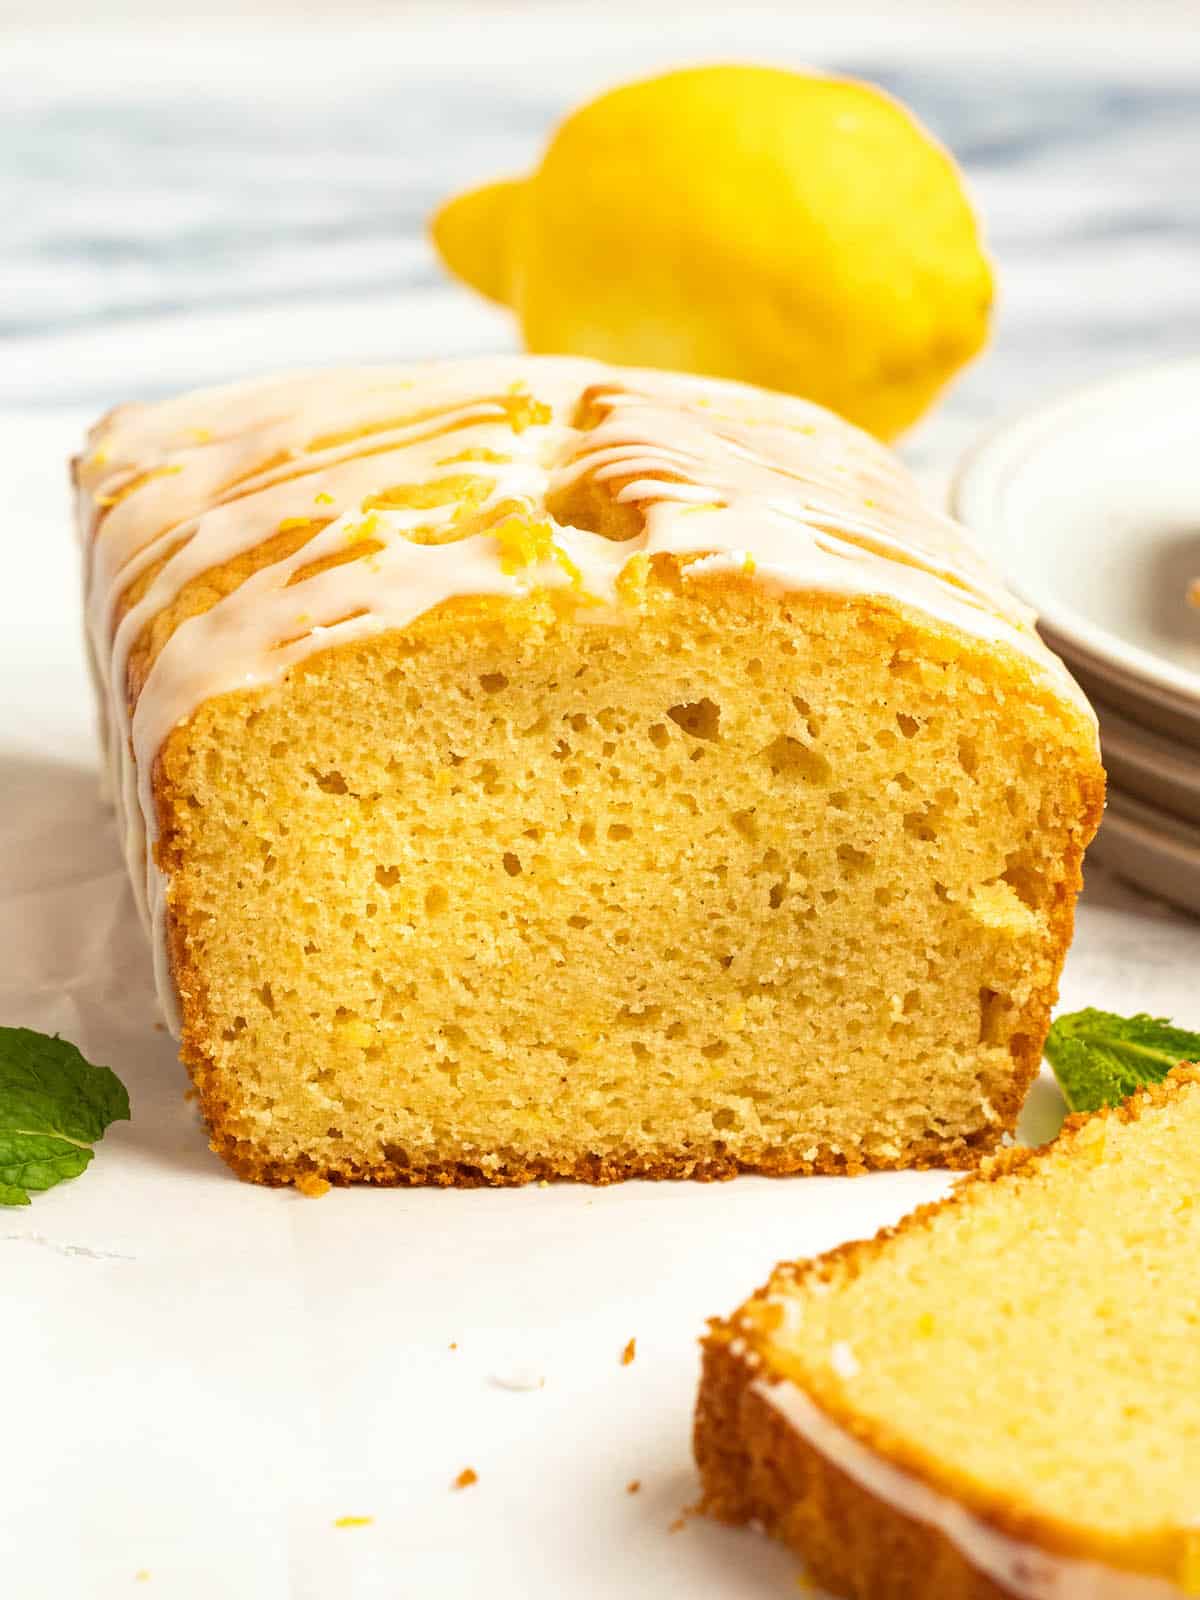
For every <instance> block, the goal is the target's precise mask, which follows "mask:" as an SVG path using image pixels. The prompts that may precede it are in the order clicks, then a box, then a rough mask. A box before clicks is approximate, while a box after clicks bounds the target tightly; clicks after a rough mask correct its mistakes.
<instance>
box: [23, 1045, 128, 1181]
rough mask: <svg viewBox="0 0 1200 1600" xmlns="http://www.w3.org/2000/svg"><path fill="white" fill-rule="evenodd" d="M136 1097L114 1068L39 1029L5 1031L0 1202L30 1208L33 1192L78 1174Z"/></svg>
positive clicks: (125, 1113) (122, 1117)
mask: <svg viewBox="0 0 1200 1600" xmlns="http://www.w3.org/2000/svg"><path fill="white" fill-rule="evenodd" d="M128 1118H129V1096H128V1094H126V1092H125V1085H124V1084H123V1083H122V1082H121V1080H120V1078H118V1077H117V1075H116V1073H115V1072H113V1071H112V1070H111V1069H110V1068H108V1067H94V1066H92V1064H91V1063H90V1062H89V1061H85V1060H84V1058H83V1057H82V1056H81V1055H80V1053H79V1051H78V1050H77V1049H76V1048H75V1046H74V1045H73V1044H70V1043H68V1041H67V1040H66V1039H60V1038H58V1037H57V1036H55V1037H54V1038H51V1037H50V1036H49V1035H48V1034H45V1033H34V1032H33V1030H32V1029H31V1028H0V1206H27V1205H28V1204H29V1192H30V1190H31V1189H32V1190H39V1189H52V1188H53V1187H54V1185H55V1184H56V1183H63V1182H64V1181H65V1180H66V1179H68V1178H77V1177H78V1176H79V1174H80V1173H81V1172H82V1171H83V1169H84V1168H85V1167H86V1166H87V1164H88V1163H89V1162H90V1161H91V1159H92V1146H93V1145H94V1144H95V1143H96V1141H97V1140H98V1139H101V1138H103V1136H104V1130H105V1128H107V1127H108V1125H109V1123H110V1122H118V1121H127V1120H128Z"/></svg>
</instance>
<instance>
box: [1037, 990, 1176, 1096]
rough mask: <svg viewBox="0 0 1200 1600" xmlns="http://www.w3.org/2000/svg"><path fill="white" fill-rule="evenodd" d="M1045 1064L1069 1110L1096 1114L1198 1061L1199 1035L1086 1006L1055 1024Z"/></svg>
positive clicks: (1144, 1017) (1156, 1019) (1152, 1019)
mask: <svg viewBox="0 0 1200 1600" xmlns="http://www.w3.org/2000/svg"><path fill="white" fill-rule="evenodd" d="M1046 1059H1047V1060H1048V1061H1049V1063H1050V1065H1051V1066H1052V1067H1053V1068H1054V1076H1055V1077H1056V1078H1057V1079H1058V1086H1059V1088H1060V1089H1061V1090H1062V1092H1063V1098H1064V1099H1065V1100H1066V1102H1067V1105H1068V1106H1069V1107H1070V1108H1071V1110H1072V1111H1098V1110H1099V1109H1100V1107H1101V1106H1115V1105H1119V1104H1120V1103H1121V1101H1122V1100H1124V1099H1126V1098H1127V1097H1128V1096H1129V1095H1131V1094H1133V1092H1134V1090H1136V1089H1142V1088H1145V1086H1146V1085H1147V1084H1148V1083H1161V1082H1162V1080H1163V1079H1164V1078H1165V1077H1166V1075H1167V1073H1168V1072H1170V1071H1171V1069H1172V1068H1173V1067H1177V1066H1178V1065H1179V1063H1180V1062H1181V1061H1200V1033H1189V1032H1188V1030H1187V1029H1186V1028H1177V1027H1175V1026H1174V1024H1173V1023H1171V1022H1168V1021H1167V1020H1166V1018H1165V1017H1150V1016H1147V1015H1146V1014H1145V1013H1144V1012H1141V1013H1139V1014H1138V1015H1137V1016H1134V1017H1120V1016H1117V1015H1116V1014H1115V1013H1114V1012H1112V1011H1097V1010H1096V1009H1095V1008H1094V1007H1091V1006H1089V1007H1088V1009H1087V1010H1086V1011H1070V1012H1068V1013H1067V1015H1066V1016H1065V1017H1058V1018H1056V1019H1055V1021H1054V1023H1053V1025H1052V1026H1051V1028H1050V1033H1049V1035H1048V1036H1047V1039H1046Z"/></svg>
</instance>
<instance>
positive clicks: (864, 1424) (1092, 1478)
mask: <svg viewBox="0 0 1200 1600" xmlns="http://www.w3.org/2000/svg"><path fill="white" fill-rule="evenodd" d="M1198 1261H1200V1068H1198V1067H1195V1066H1184V1067H1180V1068H1177V1069H1176V1070H1175V1072H1174V1073H1173V1074H1172V1075H1171V1076H1170V1077H1169V1078H1168V1079H1167V1081H1166V1083H1165V1084H1164V1085H1162V1086H1158V1087H1155V1088H1153V1089H1150V1090H1147V1091H1144V1092H1142V1093H1139V1094H1138V1095H1136V1096H1134V1097H1133V1098H1132V1099H1131V1100H1130V1101H1128V1102H1126V1104H1125V1105H1124V1106H1123V1107H1121V1108H1119V1109H1117V1110H1115V1111H1112V1112H1102V1113H1098V1114H1097V1115H1095V1116H1094V1117H1092V1118H1090V1119H1089V1118H1084V1117H1076V1118H1072V1119H1070V1121H1069V1122H1068V1124H1067V1126H1066V1128H1065V1130H1064V1132H1063V1134H1062V1135H1061V1136H1060V1138H1059V1139H1058V1140H1057V1141H1056V1142H1055V1143H1054V1144H1053V1145H1051V1146H1048V1147H1046V1148H1044V1149H1043V1150H1038V1151H1027V1150H1013V1151H1008V1152H1005V1153H1004V1154H1003V1155H1000V1156H997V1157H994V1158H992V1159H991V1160H990V1161H989V1162H987V1163H986V1164H985V1166H984V1167H983V1169H982V1170H981V1172H980V1173H979V1174H977V1175H975V1176H974V1177H971V1178H969V1179H967V1180H965V1181H964V1182H963V1183H962V1184H960V1186H959V1188H958V1190H957V1192H956V1193H955V1194H954V1195H953V1196H952V1197H951V1198H950V1199H949V1200H946V1201H944V1202H942V1203H941V1204H939V1205H936V1206H930V1207H925V1208H923V1209H922V1210H919V1211H917V1212H915V1213H914V1214H913V1215H912V1216H911V1217H909V1218H908V1219H906V1220H905V1221H904V1222H903V1223H901V1224H900V1226H899V1227H898V1228H896V1229H891V1230H885V1231H884V1232H883V1233H881V1234H880V1235H879V1236H878V1238H877V1239H875V1240H873V1241H869V1242H865V1243H856V1244H851V1245H847V1246H844V1247H842V1248H841V1249H839V1250H835V1251H833V1252H832V1253H831V1254H829V1255H827V1256H824V1257H820V1258H818V1259H816V1260H814V1261H806V1262H799V1263H794V1264H789V1265H784V1266H781V1267H779V1268H778V1269H777V1270H776V1272H775V1273H774V1274H773V1276H772V1278H771V1280H770V1282H769V1283H768V1284H767V1285H766V1287H765V1288H764V1289H762V1290H761V1291H760V1292H759V1293H758V1294H757V1295H755V1296H754V1297H753V1298H752V1299H751V1300H750V1301H748V1302H747V1304H746V1305H745V1306H743V1307H742V1309H741V1310H740V1311H739V1312H738V1313H736V1314H735V1316H734V1317H733V1318H731V1319H730V1320H729V1321H718V1322H714V1323H713V1324H712V1327H711V1329H710V1332H709V1335H708V1338H707V1339H706V1341H705V1357H704V1377H703V1381H702V1385H701V1390H700V1397H699V1404H698V1410H697V1420H696V1435H695V1438H696V1454H697V1459H698V1461H699V1464H700V1469H701V1475H702V1479H703V1483H704V1497H705V1508H706V1509H707V1510H708V1511H709V1512H710V1513H711V1514H713V1515H714V1516H717V1517H719V1518H722V1519H724V1520H728V1521H734V1522H744V1521H748V1520H751V1519H758V1520H759V1521H761V1522H762V1523H763V1524H764V1525H765V1526H766V1528H767V1529H768V1530H769V1531H770V1532H771V1533H773V1534H775V1535H776V1536H777V1537H779V1538H781V1539H783V1540H784V1541H786V1542H787V1543H788V1544H789V1545H790V1546H791V1547H792V1548H793V1549H794V1550H796V1551H797V1553H798V1554H800V1555H801V1556H802V1557H803V1558H804V1560H805V1561H806V1563H807V1564H808V1566H809V1568H810V1570H811V1571H812V1573H813V1575H814V1576H815V1578H816V1580H817V1582H818V1583H819V1584H820V1585H821V1586H822V1587H824V1588H827V1589H828V1590H829V1591H831V1592H832V1593H834V1594H837V1595H843V1596H849V1597H852V1600H907V1597H910V1596H913V1595H917V1594H930V1595H933V1594H936V1595H937V1596H938V1597H939V1600H943V1597H946V1600H1001V1597H1003V1596H1007V1595H1011V1594H1012V1593H1014V1592H1015V1593H1021V1592H1025V1591H1023V1590H1022V1588H1021V1584H1020V1582H1019V1581H1018V1579H1019V1574H1017V1576H1016V1577H1013V1576H1012V1574H1013V1572H1015V1570H1016V1569H1015V1568H1010V1569H1009V1577H1010V1580H1011V1581H1008V1582H1003V1583H1002V1582H999V1581H996V1576H997V1575H996V1573H995V1572H991V1573H989V1572H987V1571H984V1570H981V1567H980V1565H978V1564H977V1563H976V1562H975V1561H973V1560H972V1559H971V1557H970V1552H969V1551H968V1550H966V1549H965V1548H964V1546H963V1545H961V1544H960V1543H957V1542H954V1541H953V1540H952V1539H951V1538H949V1537H947V1535H946V1534H945V1533H943V1532H941V1531H939V1530H938V1529H937V1528H936V1527H934V1526H933V1525H932V1524H931V1523H930V1522H928V1521H922V1520H918V1519H917V1518H916V1517H914V1516H909V1515H906V1514H905V1513H904V1511H903V1509H902V1508H901V1507H900V1506H899V1505H898V1504H897V1503H896V1502H895V1500H894V1499H892V1498H890V1497H889V1495H888V1494H887V1493H884V1492H880V1493H875V1492H873V1486H872V1482H871V1480H870V1476H869V1475H864V1474H863V1473H862V1472H861V1471H859V1470H857V1469H856V1468H855V1467H854V1466H853V1463H852V1461H851V1459H850V1457H845V1458H844V1459H843V1460H842V1462H841V1463H839V1462H838V1461H835V1460H834V1459H833V1458H832V1457H831V1455H830V1454H829V1453H827V1450H826V1449H823V1448H821V1447H820V1445H819V1443H818V1435H817V1434H816V1433H814V1432H812V1431H811V1430H809V1431H807V1432H806V1431H805V1429H804V1427H803V1426H800V1427H797V1426H794V1425H793V1422H792V1421H791V1420H789V1416H788V1398H787V1397H788V1395H789V1392H791V1393H796V1392H798V1393H799V1395H800V1396H802V1397H803V1402H804V1404H805V1405H812V1406H815V1407H816V1408H817V1409H818V1411H819V1413H820V1414H821V1416H822V1417H823V1418H824V1419H826V1420H827V1421H828V1422H830V1423H832V1424H834V1425H835V1427H836V1429H838V1430H841V1434H842V1435H843V1436H849V1438H850V1439H851V1440H852V1441H853V1443H854V1444H855V1445H856V1446H859V1447H862V1446H865V1447H866V1448H867V1450H868V1451H869V1452H870V1455H871V1458H872V1459H877V1460H878V1461H880V1462H882V1463H884V1464H885V1466H886V1467H887V1468H889V1469H896V1470H898V1471H899V1472H900V1473H902V1474H904V1475H905V1476H906V1478H907V1479H908V1480H910V1481H913V1482H915V1483H917V1484H918V1485H921V1486H924V1487H925V1488H931V1489H933V1490H935V1491H936V1492H937V1493H938V1494H939V1495H942V1496H945V1497H946V1498H947V1499H948V1500H949V1501H950V1502H952V1503H954V1504H956V1505H957V1506H958V1508H959V1513H958V1514H959V1515H960V1520H959V1522H958V1524H957V1526H958V1527H959V1528H960V1529H961V1527H962V1525H963V1523H962V1519H961V1513H962V1512H963V1511H965V1512H966V1513H969V1514H970V1516H971V1517H973V1518H974V1519H977V1523H976V1526H978V1527H982V1529H983V1533H984V1536H985V1538H984V1545H983V1547H984V1548H986V1536H987V1535H988V1533H989V1532H990V1533H992V1534H996V1535H1000V1536H1002V1537H1003V1538H1004V1539H1007V1540H1009V1541H1016V1543H1017V1544H1018V1545H1019V1546H1023V1547H1025V1548H1026V1556H1025V1557H1024V1558H1022V1560H1021V1561H1020V1562H1019V1563H1018V1566H1020V1567H1021V1568H1022V1570H1024V1571H1025V1572H1026V1574H1028V1573H1032V1572H1038V1571H1042V1570H1043V1568H1044V1566H1045V1563H1046V1561H1047V1560H1049V1561H1051V1562H1052V1561H1053V1560H1055V1559H1059V1560H1061V1559H1064V1558H1065V1559H1067V1560H1069V1561H1075V1562H1086V1563H1091V1564H1094V1565H1098V1566H1100V1567H1102V1568H1108V1569H1111V1572H1110V1575H1109V1577H1110V1582H1111V1583H1114V1584H1115V1583H1117V1582H1119V1581H1129V1582H1133V1580H1134V1579H1135V1577H1136V1578H1140V1579H1146V1580H1150V1579H1153V1580H1158V1581H1159V1583H1160V1584H1161V1588H1160V1589H1159V1590H1152V1591H1151V1592H1154V1593H1158V1594H1161V1595H1163V1596H1166V1595H1169V1594H1171V1593H1178V1594H1181V1595H1182V1594H1192V1593H1195V1592H1196V1590H1195V1577H1196V1568H1195V1554H1196V1550H1195V1545H1196V1540H1195V1523H1196V1483H1197V1481H1200V1302H1198V1301H1197V1297H1196V1263H1197V1262H1198ZM846 1344H849V1345H852V1346H853V1349H854V1351H855V1355H856V1370H855V1371H854V1372H853V1374H852V1375H850V1374H849V1373H848V1372H847V1371H846V1370H845V1369H843V1370H839V1365H838V1362H837V1361H836V1360H835V1358H834V1352H835V1351H836V1349H837V1348H838V1346H839V1345H846ZM773 1394H774V1395H775V1396H776V1397H777V1398H776V1399H773V1398H772V1395H773ZM843 1468H844V1469H845V1470H843ZM969 1542H970V1541H968V1543H969ZM974 1548H975V1551H976V1553H978V1550H979V1548H980V1545H979V1543H978V1542H976V1544H975V1547H974ZM1122 1574H1123V1575H1124V1579H1123V1580H1122V1578H1121V1575H1122ZM1089 1581H1091V1582H1093V1583H1094V1581H1095V1574H1094V1573H1093V1575H1092V1578H1091V1579H1090V1580H1089ZM1028 1592H1030V1593H1032V1592H1033V1591H1032V1590H1030V1591H1028ZM1045 1592H1050V1591H1049V1590H1046V1591H1045ZM1055 1592H1058V1591H1055ZM1064 1592H1065V1591H1064ZM1072 1592H1074V1591H1072ZM1079 1592H1081V1593H1082V1592H1088V1593H1092V1592H1097V1593H1098V1592H1100V1591H1099V1590H1095V1589H1090V1588H1089V1589H1086V1591H1085V1590H1084V1589H1080V1590H1079ZM1104 1592H1105V1593H1108V1592H1110V1590H1107V1589H1106V1590H1105V1591H1104ZM1111 1592H1113V1593H1115V1592H1117V1590H1116V1589H1115V1588H1113V1589H1112V1590H1111ZM1141 1592H1142V1591H1140V1590H1139V1589H1137V1588H1136V1587H1135V1588H1131V1589H1130V1590H1129V1593H1130V1594H1139V1593H1141Z"/></svg>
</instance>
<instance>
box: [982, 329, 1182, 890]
mask: <svg viewBox="0 0 1200 1600" xmlns="http://www.w3.org/2000/svg"><path fill="white" fill-rule="evenodd" d="M952 504H953V509H954V512H955V514H956V516H958V517H959V518H960V519H961V520H962V521H963V522H965V523H966V524H967V525H968V527H970V528H971V529H972V530H973V531H974V533H975V535H976V537H977V539H978V540H979V541H980V542H981V543H982V544H983V545H984V546H985V548H986V549H987V551H988V553H989V554H990V555H991V557H992V559H993V561H994V562H996V563H997V564H998V565H999V566H1000V569H1001V570H1002V571H1003V572H1004V573H1005V575H1006V577H1007V579H1008V582H1009V584H1010V586H1011V587H1012V588H1013V589H1014V590H1015V591H1016V593H1017V594H1019V595H1020V596H1021V597H1022V599H1024V600H1025V601H1026V602H1027V603H1028V604H1029V605H1031V606H1032V607H1033V608H1034V610H1035V611H1036V612H1037V613H1038V617H1039V619H1040V620H1039V627H1040V629H1041V632H1042V634H1043V636H1044V637H1045V639H1046V642H1047V643H1048V644H1049V645H1050V646H1051V648H1052V649H1054V650H1057V651H1058V653H1059V654H1060V655H1061V656H1062V657H1063V658H1064V660H1065V661H1066V662H1067V665H1068V666H1069V667H1070V668H1071V670H1072V672H1073V673H1074V674H1075V676H1076V678H1078V680H1079V682H1080V684H1081V686H1082V687H1083V689H1084V690H1085V691H1086V693H1087V694H1088V696H1089V697H1090V699H1091V701H1092V704H1093V705H1094V706H1095V708H1096V712H1097V715H1098V716H1099V719H1100V740H1101V745H1102V747H1103V752H1104V764H1105V766H1106V768H1107V769H1108V776H1109V791H1108V809H1107V812H1106V814H1105V819H1104V823H1103V826H1102V827H1101V830H1100V835H1099V838H1098V839H1097V841H1096V845H1095V846H1094V850H1095V854H1096V855H1097V857H1098V858H1099V859H1100V860H1102V861H1104V862H1106V863H1107V864H1108V865H1109V866H1111V867H1112V868H1113V869H1114V870H1115V871H1116V872H1118V873H1119V874H1120V875H1121V876H1122V877H1125V878H1128V879H1130V880H1132V881H1134V882H1136V883H1137V884H1139V885H1140V886H1141V887H1143V888H1145V889H1147V890H1149V891H1150V892H1151V893H1153V894H1156V895H1159V896H1162V897H1163V898H1164V899H1167V900H1170V901H1171V902H1172V903H1173V904H1175V905H1177V906H1182V907H1184V908H1185V909H1186V910H1189V911H1192V912H1195V913H1198V914H1200V609H1197V608H1196V607H1195V606H1192V605H1189V604H1188V599H1187V595H1188V588H1189V585H1190V584H1191V583H1192V582H1193V581H1195V580H1196V579H1200V359H1196V360H1189V361H1180V362H1176V363H1173V364H1172V365H1170V366H1165V367H1157V368H1154V369H1153V370H1150V371H1147V372H1140V373H1137V374H1134V375H1131V376H1128V377H1124V378H1119V379H1116V380H1113V381H1111V382H1108V383H1105V384H1100V385H1097V386H1095V387H1093V388H1089V389H1084V390H1081V391H1078V392H1077V393H1075V394H1073V395H1071V396H1068V397H1067V398H1065V399H1062V400H1059V401H1058V402H1057V403H1055V404H1053V405H1049V406H1046V407H1044V408H1043V409H1041V410H1039V411H1036V412H1033V413H1032V414H1030V415H1028V416H1025V417H1022V418H1020V419H1019V420H1018V421H1016V422H1014V423H1011V424H1009V425H1007V426H1005V427H1003V428H1001V429H1000V430H998V431H997V432H995V433H993V434H991V435H990V436H989V437H988V438H986V439H985V440H984V441H983V443H982V444H980V445H979V446H977V447H976V448H975V450H973V451H972V452H971V453H970V455H969V456H968V457H967V459H966V460H965V462H964V463H963V465H962V466H961V468H960V470H959V473H958V476H957V478H956V480H955V483H954V487H953V490H952Z"/></svg>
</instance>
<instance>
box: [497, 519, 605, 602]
mask: <svg viewBox="0 0 1200 1600" xmlns="http://www.w3.org/2000/svg"><path fill="white" fill-rule="evenodd" d="M492 536H493V538H494V539H495V541H496V543H497V544H498V545H499V546H500V570H501V572H503V573H505V574H506V575H507V576H508V577H510V578H511V577H513V576H515V574H516V573H518V572H520V571H521V570H522V569H523V568H525V567H535V566H538V565H540V564H541V563H542V562H543V561H553V562H556V563H557V564H558V566H560V567H561V568H562V570H563V571H564V572H565V573H566V575H567V577H568V578H570V580H571V583H572V585H573V586H574V587H575V588H577V589H578V588H580V587H581V586H582V584H583V574H582V572H580V570H579V568H578V567H577V566H576V565H575V563H574V562H573V561H572V560H571V558H570V556H569V555H568V554H567V552H566V551H565V550H563V549H560V547H559V546H558V545H557V544H555V542H554V528H553V527H552V526H551V524H550V523H548V522H529V521H527V520H526V519H525V518H524V517H521V516H518V515H513V516H509V517H505V519H504V520H503V522H499V523H497V524H496V526H495V527H494V528H493V529H492Z"/></svg>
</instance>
